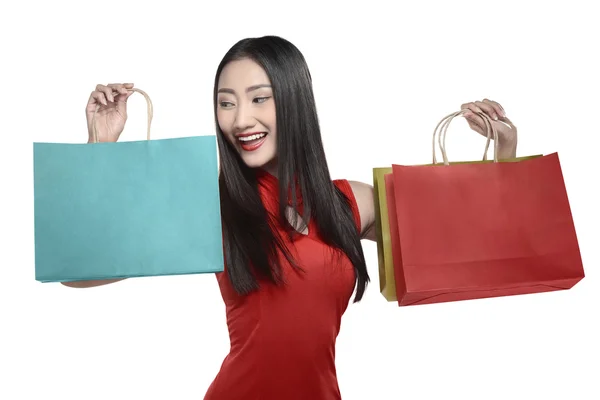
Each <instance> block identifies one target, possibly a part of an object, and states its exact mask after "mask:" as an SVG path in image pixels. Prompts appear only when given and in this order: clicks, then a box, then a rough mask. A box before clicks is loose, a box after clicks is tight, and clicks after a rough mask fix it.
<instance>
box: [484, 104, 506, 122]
mask: <svg viewBox="0 0 600 400" xmlns="http://www.w3.org/2000/svg"><path fill="white" fill-rule="evenodd" d="M483 103H485V104H488V105H490V106H491V107H492V108H493V109H494V111H495V113H496V115H498V117H499V118H506V111H504V107H502V106H501V105H500V103H498V102H496V101H493V100H488V99H483Z"/></svg>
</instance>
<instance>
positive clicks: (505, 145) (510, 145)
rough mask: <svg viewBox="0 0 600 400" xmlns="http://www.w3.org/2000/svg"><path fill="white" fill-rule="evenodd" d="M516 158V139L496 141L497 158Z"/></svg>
mask: <svg viewBox="0 0 600 400" xmlns="http://www.w3.org/2000/svg"><path fill="white" fill-rule="evenodd" d="M516 156H517V138H514V139H508V140H506V139H504V140H502V139H500V140H498V158H499V159H505V158H515V157H516Z"/></svg>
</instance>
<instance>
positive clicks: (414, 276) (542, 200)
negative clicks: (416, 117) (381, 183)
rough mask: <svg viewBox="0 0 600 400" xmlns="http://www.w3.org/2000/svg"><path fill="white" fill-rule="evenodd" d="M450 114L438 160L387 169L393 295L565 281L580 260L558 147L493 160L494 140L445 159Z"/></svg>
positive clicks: (508, 289)
mask: <svg viewBox="0 0 600 400" xmlns="http://www.w3.org/2000/svg"><path fill="white" fill-rule="evenodd" d="M458 115H460V112H459V113H455V114H451V115H450V116H448V117H446V118H447V120H446V121H445V122H444V124H442V123H440V124H442V127H443V133H440V136H439V138H440V140H439V143H440V149H441V150H442V155H443V158H444V162H443V164H442V165H440V164H437V163H436V161H435V155H434V165H433V166H431V165H430V166H402V165H392V171H393V172H392V174H390V175H389V176H387V177H386V185H387V187H386V189H387V190H388V193H392V192H393V196H392V195H388V196H389V198H388V205H389V208H388V211H389V213H390V220H391V219H392V218H393V216H392V215H393V214H395V220H394V221H390V230H391V237H392V240H393V242H394V245H395V246H396V250H395V251H394V252H393V257H394V260H397V257H400V258H401V259H398V260H399V262H398V263H396V262H395V265H396V268H395V278H396V292H397V298H398V304H399V305H401V306H403V305H416V304H428V303H439V302H448V301H457V300H468V299H477V298H487V297H499V296H507V295H517V294H527V293H539V292H548V291H555V290H564V289H570V288H571V287H573V286H574V285H575V284H576V283H577V282H579V281H580V280H581V279H583V278H584V270H583V265H582V260H581V255H580V251H579V245H578V241H577V235H576V231H575V226H574V223H573V218H572V215H571V210H570V205H569V200H568V197H567V191H566V187H565V183H564V180H563V176H562V171H561V167H560V161H559V158H558V154H556V153H554V154H550V155H547V156H542V157H536V158H531V159H526V160H523V161H520V162H509V163H502V162H498V159H497V148H495V156H494V162H487V163H473V164H470V163H464V164H453V165H450V164H449V162H448V159H447V155H446V152H445V144H443V142H444V141H445V135H446V129H447V127H448V124H449V122H450V120H451V119H452V118H454V117H456V116H458ZM481 116H482V117H485V116H484V115H481ZM443 121H444V120H443ZM486 122H488V128H490V130H491V131H493V130H492V129H491V124H490V123H489V122H490V121H489V120H487V121H486ZM439 126H440V125H438V127H439ZM436 131H437V128H436ZM491 133H493V134H494V135H495V136H496V133H495V132H488V145H489V140H490V137H491ZM434 136H435V133H434ZM434 140H435V138H434ZM434 143H435V141H434ZM496 143H497V137H496V140H495V141H494V144H496ZM486 149H487V148H486ZM392 208H394V210H393V211H392V210H391V209H392Z"/></svg>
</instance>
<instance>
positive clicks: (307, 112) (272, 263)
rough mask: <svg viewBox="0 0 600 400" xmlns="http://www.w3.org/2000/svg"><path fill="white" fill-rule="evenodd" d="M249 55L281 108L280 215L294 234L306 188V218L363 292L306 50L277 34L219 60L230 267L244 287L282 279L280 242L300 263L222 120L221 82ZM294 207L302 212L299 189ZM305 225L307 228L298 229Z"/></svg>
mask: <svg viewBox="0 0 600 400" xmlns="http://www.w3.org/2000/svg"><path fill="white" fill-rule="evenodd" d="M240 59H251V60H253V61H255V62H256V63H258V64H259V65H260V66H261V67H262V68H263V69H264V70H265V72H266V74H267V76H268V77H269V79H270V81H271V86H272V90H273V100H274V101H275V109H276V124H277V154H278V156H277V158H278V167H277V168H278V170H277V178H278V181H279V199H280V202H279V217H280V220H281V221H280V223H282V224H283V225H284V226H285V227H286V228H287V229H288V232H289V233H290V235H294V234H295V233H296V229H297V228H293V227H292V225H293V226H296V227H297V226H298V224H297V223H296V222H297V221H292V224H289V223H288V222H287V218H286V208H287V206H288V199H290V196H289V193H290V191H291V193H296V191H297V190H298V187H297V185H299V190H300V193H301V195H302V203H303V213H302V220H303V221H311V220H312V221H314V222H315V223H316V226H317V229H318V231H319V234H320V236H321V238H322V240H323V241H324V242H325V243H326V244H328V245H330V246H331V247H333V248H334V249H336V251H338V252H343V253H344V254H346V255H347V257H348V258H349V259H350V261H351V262H352V264H353V266H354V271H355V288H356V296H355V299H354V302H358V301H360V300H361V299H362V297H363V294H364V291H365V288H366V285H367V283H368V282H369V275H368V273H367V268H366V263H365V257H364V254H363V250H362V245H361V243H360V240H361V238H360V235H359V230H357V227H356V223H355V219H354V216H353V214H352V208H351V204H350V199H348V198H347V197H346V196H345V195H344V194H343V192H342V191H340V190H339V189H338V188H337V187H336V186H335V185H334V184H333V182H332V180H331V176H330V173H329V168H328V165H327V160H326V157H325V151H324V149H323V142H322V139H321V130H320V127H319V120H318V115H317V111H316V104H315V99H314V94H313V88H312V79H311V75H310V72H309V69H308V66H307V64H306V61H305V59H304V56H303V55H302V53H301V52H300V51H299V50H298V48H297V47H296V46H294V45H293V44H292V43H290V42H289V41H287V40H285V39H282V38H280V37H277V36H264V37H260V38H247V39H243V40H240V41H239V42H237V43H236V44H235V45H234V46H233V47H232V48H231V49H230V50H229V51H228V52H227V54H225V56H224V57H223V60H222V61H221V63H220V64H219V67H218V68H217V72H216V76H215V86H214V111H215V121H216V128H217V142H218V147H219V154H220V174H219V189H220V196H221V218H222V224H223V239H224V248H225V261H226V264H227V273H228V276H229V279H230V281H231V283H232V286H233V287H234V289H235V290H236V292H238V293H239V294H247V293H250V292H251V291H253V290H256V289H258V287H259V280H260V279H266V280H268V281H270V282H273V283H276V284H280V283H282V282H283V279H282V273H281V268H282V267H281V265H280V263H279V261H278V260H279V259H278V252H277V250H280V251H281V252H282V253H283V254H284V255H285V257H286V258H287V260H288V261H289V262H291V263H292V265H294V266H295V267H296V268H299V267H298V265H297V264H296V263H295V261H294V260H293V258H292V257H291V255H290V252H289V251H288V249H287V248H286V246H285V244H284V240H283V239H282V238H281V237H280V236H279V234H278V233H277V232H278V231H277V229H276V227H275V226H274V224H275V222H274V221H273V220H272V219H271V218H270V217H269V215H268V213H267V211H266V210H265V207H264V205H263V204H262V201H261V198H260V195H259V192H258V184H257V180H256V175H255V172H254V171H253V170H252V169H251V168H250V167H248V166H247V165H246V164H245V163H244V162H243V160H242V159H241V157H240V156H239V154H238V153H237V151H236V150H235V149H234V148H233V147H232V145H231V144H230V143H229V142H228V141H227V139H226V138H225V137H224V135H223V132H222V131H221V129H220V127H219V123H218V120H217V107H218V103H217V92H218V82H219V77H220V75H221V72H222V71H223V68H224V67H225V66H226V65H227V64H228V63H229V62H231V61H236V60H240ZM290 200H291V207H292V208H293V209H295V210H296V213H294V215H296V214H299V212H298V205H297V203H296V196H291V199H290ZM300 230H302V229H300Z"/></svg>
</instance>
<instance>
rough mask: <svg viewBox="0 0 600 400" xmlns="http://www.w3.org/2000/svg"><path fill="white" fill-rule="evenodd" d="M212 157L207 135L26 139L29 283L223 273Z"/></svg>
mask: <svg viewBox="0 0 600 400" xmlns="http://www.w3.org/2000/svg"><path fill="white" fill-rule="evenodd" d="M136 91H139V92H141V91H140V90H136ZM142 93H143V92H142ZM143 94H144V93H143ZM144 95H145V96H147V95H146V94H144ZM146 99H147V100H148V105H149V108H148V111H149V120H148V132H149V129H150V121H151V118H152V108H151V103H150V99H149V98H148V97H146ZM148 138H149V133H148ZM216 152H217V146H216V138H215V137H214V136H196V137H186V138H177V139H161V140H142V141H133V142H120V143H92V144H59V143H34V196H35V197H34V209H35V278H36V280H38V281H41V282H65V281H75V280H91V279H112V278H127V277H142V276H160V275H180V274H199V273H211V272H220V271H223V263H224V262H223V243H222V230H221V213H220V201H219V187H218V166H217V153H216Z"/></svg>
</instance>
